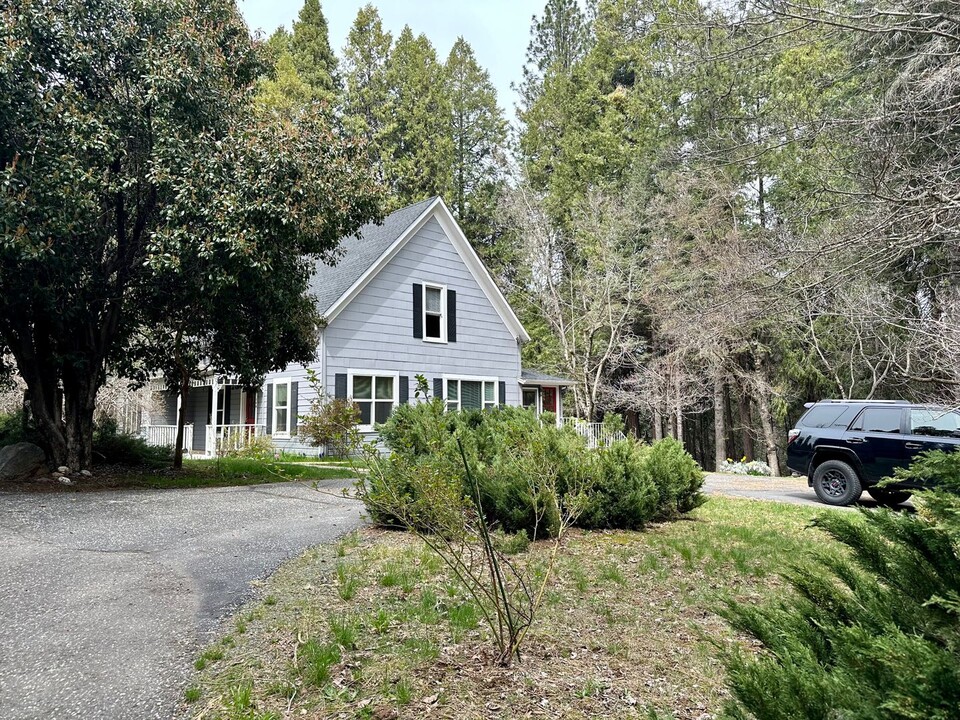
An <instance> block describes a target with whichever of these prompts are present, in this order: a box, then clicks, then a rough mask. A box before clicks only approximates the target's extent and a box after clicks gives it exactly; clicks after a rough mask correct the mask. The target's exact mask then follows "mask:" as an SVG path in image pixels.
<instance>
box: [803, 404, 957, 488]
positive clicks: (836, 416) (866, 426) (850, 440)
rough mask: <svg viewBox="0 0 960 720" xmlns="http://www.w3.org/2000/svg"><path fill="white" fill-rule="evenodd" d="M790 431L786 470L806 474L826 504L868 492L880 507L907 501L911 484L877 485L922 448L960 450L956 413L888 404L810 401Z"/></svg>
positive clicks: (918, 406)
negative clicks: (880, 504)
mask: <svg viewBox="0 0 960 720" xmlns="http://www.w3.org/2000/svg"><path fill="white" fill-rule="evenodd" d="M807 408H808V410H807V412H805V413H804V415H803V417H801V418H800V421H799V422H798V423H797V427H795V428H794V429H793V430H791V431H790V435H789V442H788V444H787V467H789V468H790V469H791V470H793V471H794V472H797V473H800V474H801V475H806V476H807V480H808V482H809V484H810V485H811V486H812V487H813V490H814V492H816V493H817V497H818V498H820V500H821V501H822V502H825V503H827V504H828V505H849V504H850V503H853V502H856V501H857V500H858V499H859V498H860V494H861V493H862V492H863V491H864V489H866V491H867V492H868V493H870V495H871V496H873V498H874V499H875V500H876V501H877V502H880V503H883V504H888V505H889V504H898V503H902V502H903V501H905V500H906V499H907V498H909V497H910V490H911V489H913V488H916V487H918V486H916V485H911V484H903V483H901V484H897V485H886V486H884V487H882V488H881V487H877V486H876V485H877V483H879V482H880V481H881V480H883V479H884V478H887V477H890V476H891V475H893V471H894V470H895V469H896V468H898V467H906V466H908V465H909V464H910V463H911V462H912V461H913V459H914V457H915V456H916V455H917V454H918V453H921V452H923V451H925V450H955V449H958V448H960V414H958V413H956V412H953V411H952V410H946V409H944V408H937V407H931V406H927V405H913V404H910V403H906V402H900V401H889V400H824V401H822V402H818V403H808V404H807Z"/></svg>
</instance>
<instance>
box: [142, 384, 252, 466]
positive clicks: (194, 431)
mask: <svg viewBox="0 0 960 720" xmlns="http://www.w3.org/2000/svg"><path fill="white" fill-rule="evenodd" d="M150 389H151V390H152V391H153V392H154V393H155V394H156V395H157V408H158V409H157V411H155V412H154V413H151V414H150V415H149V416H148V417H147V418H145V422H144V424H143V425H142V426H141V427H140V436H141V437H142V438H143V439H144V440H146V441H147V443H149V444H150V445H169V446H171V447H172V446H173V445H175V444H176V437H177V417H178V414H179V411H180V404H181V400H180V397H179V395H178V393H176V392H174V391H171V390H170V389H168V388H167V387H166V384H165V383H163V381H154V383H153V384H152V386H151V387H150ZM260 400H261V391H260V390H257V389H253V388H247V387H245V386H244V385H242V384H241V383H239V382H238V381H237V379H236V378H231V377H225V376H219V377H218V376H209V377H207V378H204V379H202V380H194V381H192V382H191V386H190V390H189V392H188V393H187V398H186V426H185V427H184V433H183V450H184V452H186V453H188V454H190V455H192V456H206V457H212V456H214V455H215V454H217V453H218V452H219V453H222V452H225V451H230V450H235V449H238V448H241V447H245V446H246V445H248V444H249V443H250V441H251V440H252V439H254V438H256V437H260V436H261V435H266V433H267V426H266V422H265V421H264V420H263V419H262V418H261V417H260V416H261V415H263V412H262V410H261V409H260Z"/></svg>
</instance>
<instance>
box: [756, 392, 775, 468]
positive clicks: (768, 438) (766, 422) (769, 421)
mask: <svg viewBox="0 0 960 720" xmlns="http://www.w3.org/2000/svg"><path fill="white" fill-rule="evenodd" d="M757 405H758V406H759V407H758V410H759V411H760V426H761V427H762V428H763V441H764V443H765V444H766V448H767V465H769V466H770V469H771V470H772V471H773V475H774V477H779V476H780V458H779V456H778V453H777V437H776V435H775V434H774V430H773V416H772V415H771V414H770V401H769V400H768V399H767V395H766V393H764V392H759V393H757Z"/></svg>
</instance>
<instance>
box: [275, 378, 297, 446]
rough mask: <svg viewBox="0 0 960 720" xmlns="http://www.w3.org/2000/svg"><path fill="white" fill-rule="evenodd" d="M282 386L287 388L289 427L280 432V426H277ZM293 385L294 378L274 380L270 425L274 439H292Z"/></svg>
mask: <svg viewBox="0 0 960 720" xmlns="http://www.w3.org/2000/svg"><path fill="white" fill-rule="evenodd" d="M281 385H286V386H287V407H286V410H287V426H286V427H285V428H284V429H283V430H280V429H279V426H278V425H277V388H278V387H280V386H281ZM292 385H293V378H290V377H284V378H274V379H273V390H272V391H271V392H272V393H273V397H272V398H271V410H270V412H271V415H272V416H271V418H270V424H271V427H272V428H273V437H278V438H289V437H290V425H291V423H290V420H291V418H290V408H291V407H292V406H293V403H292V402H291V401H292V400H293V398H292V396H291V393H292V392H293V387H292Z"/></svg>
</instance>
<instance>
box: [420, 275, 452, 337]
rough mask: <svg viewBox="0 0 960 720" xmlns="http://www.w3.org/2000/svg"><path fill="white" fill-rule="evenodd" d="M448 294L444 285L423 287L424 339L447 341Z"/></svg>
mask: <svg viewBox="0 0 960 720" xmlns="http://www.w3.org/2000/svg"><path fill="white" fill-rule="evenodd" d="M446 305H447V292H446V288H445V287H443V286H442V285H424V286H423V339H424V340H432V341H434V342H446V341H447V323H446V317H447V307H446Z"/></svg>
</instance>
